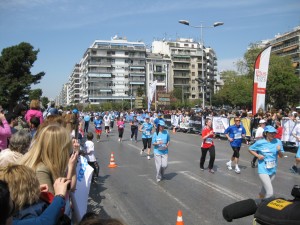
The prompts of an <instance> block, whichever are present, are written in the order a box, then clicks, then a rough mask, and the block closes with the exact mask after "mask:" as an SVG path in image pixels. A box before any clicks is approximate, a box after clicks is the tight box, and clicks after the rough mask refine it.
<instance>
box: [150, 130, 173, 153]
mask: <svg viewBox="0 0 300 225" xmlns="http://www.w3.org/2000/svg"><path fill="white" fill-rule="evenodd" d="M158 141H162V144H160V145H153V146H154V154H158V155H165V154H168V148H167V149H162V150H160V148H164V147H165V146H166V144H167V143H168V142H169V141H170V135H169V132H168V131H167V130H163V131H162V132H159V133H158V134H156V132H154V134H153V138H152V144H153V143H156V142H158Z"/></svg>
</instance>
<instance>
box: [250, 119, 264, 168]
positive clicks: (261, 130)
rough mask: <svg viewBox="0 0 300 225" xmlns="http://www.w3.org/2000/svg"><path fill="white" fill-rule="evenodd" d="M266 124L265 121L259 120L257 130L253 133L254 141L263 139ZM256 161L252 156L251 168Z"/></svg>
mask: <svg viewBox="0 0 300 225" xmlns="http://www.w3.org/2000/svg"><path fill="white" fill-rule="evenodd" d="M266 123H267V121H265V120H264V119H261V120H260V121H259V125H258V128H257V130H256V132H255V140H256V141H257V140H259V139H262V138H264V130H265V127H266ZM256 160H257V157H255V156H254V157H253V159H252V161H251V167H252V168H255V163H256Z"/></svg>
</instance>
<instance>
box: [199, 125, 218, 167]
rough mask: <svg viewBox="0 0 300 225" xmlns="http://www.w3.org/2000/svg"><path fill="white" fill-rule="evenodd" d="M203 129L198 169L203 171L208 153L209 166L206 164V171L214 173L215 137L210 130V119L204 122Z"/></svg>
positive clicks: (211, 129)
mask: <svg viewBox="0 0 300 225" xmlns="http://www.w3.org/2000/svg"><path fill="white" fill-rule="evenodd" d="M205 125H206V126H205V127H204V128H203V130H202V139H203V141H202V144H201V153H202V154H201V159H200V169H201V170H202V171H203V170H204V162H205V158H206V154H207V152H208V151H209V156H210V159H209V164H208V171H209V172H210V173H214V172H215V171H214V169H213V168H214V161H215V154H216V153H215V145H214V142H213V138H214V137H215V134H214V130H213V128H212V121H211V119H206V120H205Z"/></svg>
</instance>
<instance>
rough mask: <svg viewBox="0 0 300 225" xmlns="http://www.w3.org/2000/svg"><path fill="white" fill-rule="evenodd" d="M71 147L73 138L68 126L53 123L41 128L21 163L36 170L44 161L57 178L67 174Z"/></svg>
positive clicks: (54, 177)
mask: <svg viewBox="0 0 300 225" xmlns="http://www.w3.org/2000/svg"><path fill="white" fill-rule="evenodd" d="M71 148H72V140H71V136H70V134H69V133H68V131H67V130H66V128H64V127H63V126H61V125H59V124H51V125H48V126H47V127H45V128H44V129H42V130H40V132H39V133H38V134H37V136H36V138H35V139H34V142H33V143H32V145H31V147H30V149H29V151H28V152H27V153H26V154H25V155H24V157H23V158H22V160H21V164H24V165H26V166H28V167H30V168H32V169H33V170H36V168H37V166H38V164H39V163H43V164H44V165H45V166H46V167H47V168H48V169H49V170H50V172H51V175H52V179H53V180H55V179H56V178H58V177H60V176H65V172H66V169H67V165H68V160H69V155H70V150H71Z"/></svg>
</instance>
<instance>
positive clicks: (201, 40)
mask: <svg viewBox="0 0 300 225" xmlns="http://www.w3.org/2000/svg"><path fill="white" fill-rule="evenodd" d="M178 22H179V23H181V24H183V25H187V26H189V27H193V28H200V45H201V46H202V54H201V79H202V80H203V85H202V109H204V108H205V93H204V84H205V78H204V69H203V61H204V60H203V56H204V43H203V34H202V29H203V28H214V27H218V26H222V25H223V24H224V23H223V22H215V23H214V24H213V25H212V26H204V25H203V24H202V23H201V24H200V25H199V26H193V25H191V24H190V22H189V21H187V20H179V21H178Z"/></svg>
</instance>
